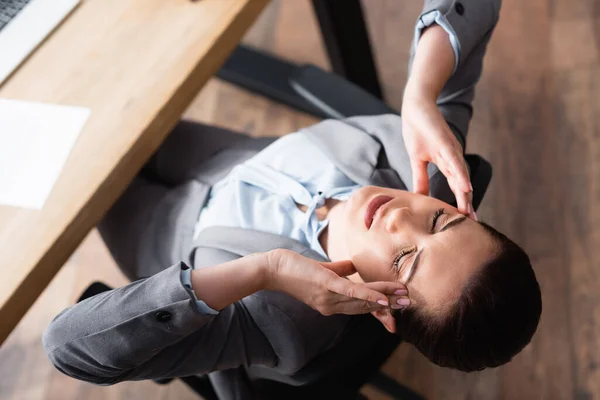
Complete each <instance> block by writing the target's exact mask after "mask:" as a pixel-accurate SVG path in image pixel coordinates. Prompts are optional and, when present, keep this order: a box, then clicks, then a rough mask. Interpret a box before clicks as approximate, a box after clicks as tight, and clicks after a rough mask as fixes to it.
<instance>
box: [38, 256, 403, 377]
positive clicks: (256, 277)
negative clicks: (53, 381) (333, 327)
mask: <svg viewBox="0 0 600 400" xmlns="http://www.w3.org/2000/svg"><path fill="white" fill-rule="evenodd" d="M182 272H184V273H185V272H190V273H191V279H190V281H191V286H192V288H191V289H193V291H194V293H190V292H189V291H188V288H186V287H185V285H184V284H182V283H183V282H182V280H181V275H182ZM351 272H354V271H353V267H351V264H350V263H349V262H340V263H323V264H320V263H317V262H316V261H314V260H310V259H307V258H305V257H302V256H300V255H298V254H296V253H293V252H289V251H283V250H275V251H272V252H269V253H265V254H255V255H250V256H247V257H243V258H240V259H237V260H234V261H230V262H227V263H223V264H221V265H218V266H213V267H208V268H202V269H197V270H193V271H192V270H190V269H189V267H188V266H187V265H185V264H184V263H179V264H176V265H174V266H172V267H170V268H167V269H166V270H164V271H162V272H160V273H158V274H156V275H153V276H151V277H149V278H147V279H141V280H138V281H135V282H132V283H131V284H129V285H126V286H124V287H122V288H118V289H114V290H111V291H108V292H104V293H101V294H98V295H96V296H94V297H91V298H89V299H86V300H84V301H82V302H80V303H78V304H75V305H74V306H72V307H70V308H68V309H66V310H64V311H63V312H61V313H60V314H59V315H58V316H57V317H56V318H55V319H54V320H53V321H52V323H51V324H50V326H49V327H48V328H47V329H46V331H45V332H44V335H43V344H44V349H45V351H46V353H47V354H48V357H49V358H50V360H51V361H52V363H53V364H54V365H55V366H56V368H57V369H59V370H60V371H61V372H63V373H65V374H67V375H69V376H71V377H74V378H76V379H80V380H84V381H88V382H92V383H95V384H101V385H110V384H114V383H117V382H121V381H125V380H141V379H154V378H168V377H179V376H189V375H196V374H204V373H209V372H212V371H216V370H224V369H228V368H234V367H237V366H240V365H266V366H274V365H276V364H278V362H279V359H278V355H277V354H276V353H275V351H274V349H273V346H272V345H271V343H270V341H269V338H267V337H266V334H264V333H263V332H262V330H261V328H260V327H259V325H258V323H257V321H256V317H257V315H258V314H257V313H260V314H261V317H260V318H262V319H263V320H264V319H267V320H269V323H270V324H273V323H276V322H277V321H278V320H280V319H281V318H287V319H290V317H288V316H285V315H284V316H282V315H280V313H281V312H280V311H279V310H277V307H276V306H274V307H271V305H270V304H268V303H266V302H265V300H264V299H262V298H261V296H256V295H254V293H255V292H257V291H260V290H263V289H270V290H275V291H281V292H284V293H286V294H289V295H290V296H292V297H295V298H296V299H298V300H300V301H302V302H304V303H305V304H308V305H309V306H311V307H312V308H314V309H316V310H318V311H319V312H320V313H321V314H326V315H327V314H334V313H344V314H357V313H366V312H370V311H373V310H375V309H380V308H381V307H383V306H382V305H380V304H377V303H374V302H376V301H377V300H381V299H386V301H387V299H388V297H386V295H384V294H382V293H390V294H393V293H394V292H395V291H396V290H398V289H404V286H403V285H401V284H399V283H392V282H379V283H370V284H366V285H357V284H354V283H352V282H350V281H348V280H347V279H343V278H340V276H339V275H338V274H343V273H351ZM341 293H344V294H349V295H352V296H353V297H347V296H345V295H344V294H341ZM196 297H197V298H196ZM398 297H399V296H393V295H391V296H390V300H392V301H396V299H397V298H398ZM358 299H360V300H358ZM198 303H200V304H202V306H200V307H199V306H198ZM262 314H268V315H266V316H265V315H262ZM271 317H272V318H271ZM287 326H288V328H286V329H294V328H293V324H288V325H287ZM286 329H283V328H282V329H280V330H279V331H278V335H283V336H286V335H291V336H292V337H293V336H294V334H295V333H294V332H288V331H287V330H286Z"/></svg>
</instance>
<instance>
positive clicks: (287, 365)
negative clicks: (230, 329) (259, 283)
mask: <svg viewBox="0 0 600 400" xmlns="http://www.w3.org/2000/svg"><path fill="white" fill-rule="evenodd" d="M242 303H243V305H244V307H246V309H247V310H248V312H249V314H250V315H251V316H252V318H253V320H254V323H255V324H256V325H257V326H258V328H259V329H260V330H261V332H262V333H263V335H264V336H265V337H266V339H267V341H268V342H269V343H270V345H271V347H272V348H273V351H274V352H275V354H276V355H277V358H278V360H279V362H278V364H277V367H276V369H277V370H278V372H280V373H282V374H285V375H291V374H294V373H296V372H298V371H299V370H301V369H302V368H303V367H305V366H306V365H307V364H308V363H309V362H310V361H311V360H313V359H314V358H315V357H317V356H318V355H320V354H322V353H324V352H325V351H327V350H329V349H330V348H332V347H334V346H335V345H336V344H337V343H338V341H339V340H340V338H342V337H343V334H344V332H345V331H346V329H347V328H348V326H349V325H350V322H351V319H352V317H351V316H347V315H333V316H328V317H326V316H323V315H321V314H320V313H319V312H317V311H315V310H313V309H312V308H310V307H309V306H307V305H306V304H304V303H302V302H300V301H298V300H296V299H294V298H292V297H290V296H288V295H286V294H285V293H281V292H274V291H268V290H263V291H260V292H256V293H254V294H252V295H250V296H248V297H246V298H244V299H243V300H242Z"/></svg>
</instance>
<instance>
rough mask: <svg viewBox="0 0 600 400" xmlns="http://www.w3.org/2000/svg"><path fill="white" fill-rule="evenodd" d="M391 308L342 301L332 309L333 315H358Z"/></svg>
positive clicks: (366, 302)
mask: <svg viewBox="0 0 600 400" xmlns="http://www.w3.org/2000/svg"><path fill="white" fill-rule="evenodd" d="M388 308H389V307H387V306H382V305H381V304H377V303H371V302H368V301H364V300H351V301H342V302H339V303H337V304H335V305H334V306H332V307H331V311H332V313H333V314H346V315H358V314H367V313H373V312H379V311H382V310H386V309H388Z"/></svg>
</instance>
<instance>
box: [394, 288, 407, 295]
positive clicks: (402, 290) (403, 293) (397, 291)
mask: <svg viewBox="0 0 600 400" xmlns="http://www.w3.org/2000/svg"><path fill="white" fill-rule="evenodd" d="M394 294H397V295H398V296H406V295H407V294H408V290H406V289H398V290H396V291H395V292H394Z"/></svg>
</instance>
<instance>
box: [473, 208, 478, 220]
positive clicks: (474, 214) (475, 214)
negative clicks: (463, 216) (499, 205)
mask: <svg viewBox="0 0 600 400" xmlns="http://www.w3.org/2000/svg"><path fill="white" fill-rule="evenodd" d="M473 216H474V217H475V221H477V222H479V217H478V216H477V213H476V212H475V210H473Z"/></svg>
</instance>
